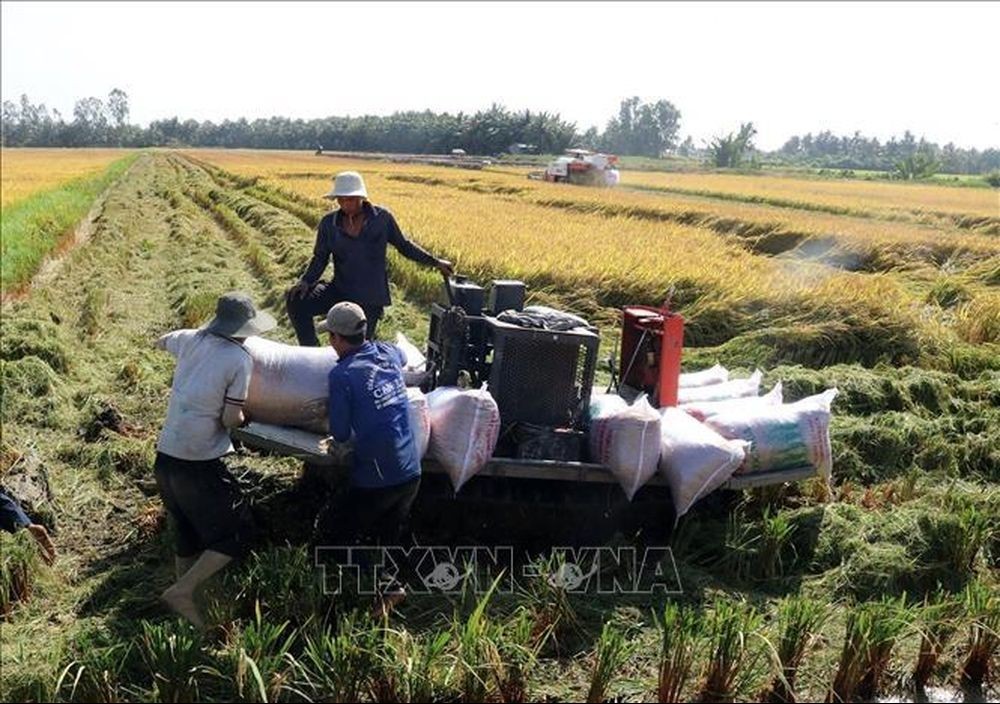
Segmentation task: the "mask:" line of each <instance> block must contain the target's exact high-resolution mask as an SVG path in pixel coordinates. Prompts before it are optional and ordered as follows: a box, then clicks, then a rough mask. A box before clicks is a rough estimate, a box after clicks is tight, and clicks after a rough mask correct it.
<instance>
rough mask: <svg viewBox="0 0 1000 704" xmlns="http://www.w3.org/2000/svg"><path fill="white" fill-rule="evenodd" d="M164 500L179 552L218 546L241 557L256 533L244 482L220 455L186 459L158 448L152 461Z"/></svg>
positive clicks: (191, 552) (184, 553)
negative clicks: (242, 488) (245, 495)
mask: <svg viewBox="0 0 1000 704" xmlns="http://www.w3.org/2000/svg"><path fill="white" fill-rule="evenodd" d="M153 469H154V475H155V477H156V486H157V488H158V489H159V490H160V498H161V499H162V500H163V505H164V506H165V507H166V509H167V512H168V513H169V514H170V517H171V518H172V519H173V521H174V528H175V530H176V533H177V545H176V548H175V549H176V552H177V556H178V557H194V556H195V555H197V554H198V553H200V552H202V551H204V550H214V551H215V552H221V553H222V554H224V555H229V556H230V557H241V556H242V555H243V554H244V553H245V552H246V550H247V548H248V547H249V545H250V542H251V540H252V538H253V518H252V516H251V514H250V507H249V504H248V503H247V501H246V499H245V498H244V496H243V491H242V490H241V489H240V485H239V482H238V481H237V480H236V478H235V477H234V476H233V475H232V474H231V473H230V472H229V470H228V469H227V468H226V465H225V464H224V463H223V462H222V460H221V459H214V460H205V461H194V460H182V459H178V458H176V457H171V456H170V455H165V454H163V453H162V452H157V453H156V463H155V464H154V465H153Z"/></svg>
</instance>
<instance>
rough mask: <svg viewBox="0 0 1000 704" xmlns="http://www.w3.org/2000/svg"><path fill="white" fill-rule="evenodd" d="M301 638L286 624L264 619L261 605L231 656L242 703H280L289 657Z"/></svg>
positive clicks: (257, 605)
mask: <svg viewBox="0 0 1000 704" xmlns="http://www.w3.org/2000/svg"><path fill="white" fill-rule="evenodd" d="M297 637H298V632H297V631H296V630H295V629H293V628H289V624H288V622H287V621H284V622H282V623H280V624H277V623H275V622H273V621H270V620H268V619H266V618H264V617H263V616H262V614H261V609H260V602H256V603H255V604H254V619H253V621H251V622H250V623H249V624H247V626H246V627H245V628H244V629H243V631H242V633H241V634H240V636H239V639H238V641H237V643H236V644H235V647H234V648H233V651H232V653H231V660H232V662H231V667H232V680H233V681H234V683H235V685H236V696H237V697H238V699H239V701H251V702H267V701H271V702H273V701H278V700H279V698H280V697H281V695H282V694H283V692H284V690H285V688H286V686H287V685H288V684H289V678H290V671H291V665H290V663H289V661H288V653H289V652H290V649H291V647H292V645H293V643H294V642H295V639H296V638H297Z"/></svg>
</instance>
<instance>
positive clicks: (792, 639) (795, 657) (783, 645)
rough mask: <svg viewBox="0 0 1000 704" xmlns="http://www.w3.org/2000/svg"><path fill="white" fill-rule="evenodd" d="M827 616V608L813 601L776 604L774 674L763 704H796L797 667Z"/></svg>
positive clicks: (794, 598) (796, 598)
mask: <svg viewBox="0 0 1000 704" xmlns="http://www.w3.org/2000/svg"><path fill="white" fill-rule="evenodd" d="M829 617H830V607H829V606H828V605H827V604H826V603H824V602H821V601H817V600H815V599H809V598H807V597H801V596H790V597H788V598H786V599H783V600H782V601H781V603H780V604H778V625H779V627H780V628H781V634H780V636H779V638H778V645H777V648H776V651H775V654H776V659H777V663H776V664H777V666H778V674H777V676H776V677H775V678H774V681H773V682H772V683H771V687H770V690H769V691H768V692H767V695H766V700H767V701H769V702H794V701H798V700H797V698H796V694H795V680H796V677H797V675H798V671H799V667H800V666H801V665H802V661H803V659H805V656H806V653H807V652H808V651H809V650H810V649H811V648H812V647H813V645H814V644H815V643H816V639H817V638H818V637H819V635H820V631H821V629H822V628H823V624H824V623H826V620H827V619H828V618H829Z"/></svg>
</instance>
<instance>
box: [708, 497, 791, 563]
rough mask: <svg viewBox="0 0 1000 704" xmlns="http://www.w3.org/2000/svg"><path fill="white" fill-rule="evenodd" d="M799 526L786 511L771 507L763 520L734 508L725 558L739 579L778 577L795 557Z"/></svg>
mask: <svg viewBox="0 0 1000 704" xmlns="http://www.w3.org/2000/svg"><path fill="white" fill-rule="evenodd" d="M795 530H796V525H795V523H793V522H792V520H791V518H790V517H789V516H788V514H786V513H782V512H780V511H778V512H773V511H772V509H771V507H770V506H768V507H766V508H765V509H764V512H763V514H762V515H761V517H760V520H758V521H755V520H752V519H750V518H749V517H748V516H747V514H746V513H745V512H744V511H742V510H737V511H734V512H733V513H732V514H731V516H730V520H729V523H728V526H727V532H726V553H725V561H726V564H727V565H728V567H729V571H730V574H731V575H732V576H733V578H735V579H737V580H746V579H774V578H775V577H780V576H781V575H783V574H784V572H785V564H786V561H788V560H790V559H792V557H793V556H794V544H793V543H792V538H793V536H794V534H795Z"/></svg>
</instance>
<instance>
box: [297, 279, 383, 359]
mask: <svg viewBox="0 0 1000 704" xmlns="http://www.w3.org/2000/svg"><path fill="white" fill-rule="evenodd" d="M346 300H350V299H348V298H345V297H344V296H343V295H342V294H341V293H340V292H339V291H337V289H336V287H335V286H334V285H333V284H332V283H327V282H325V281H319V282H317V283H315V284H313V287H312V288H311V289H309V293H307V294H306V295H305V296H303V297H302V298H295V299H293V298H291V297H287V298H286V299H285V308H286V309H287V311H288V319H289V320H291V321H292V327H293V328H295V336H296V337H297V338H299V344H300V345H302V346H303V347H319V339H318V338H317V337H316V322H315V319H316V318H317V317H318V316H323V317H326V314H327V313H328V312H329V311H330V309H331V308H332V307H333V306H334V305H336V304H337V303H340V302H341V301H346ZM361 308H362V309H363V310H364V311H365V318H367V319H368V332H367V337H368V339H369V340H373V339H375V328H376V327H377V326H378V321H379V318H381V317H382V306H364V305H363V306H361Z"/></svg>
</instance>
